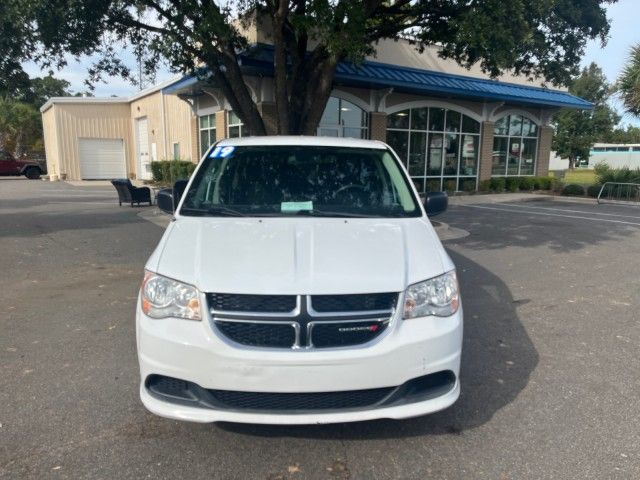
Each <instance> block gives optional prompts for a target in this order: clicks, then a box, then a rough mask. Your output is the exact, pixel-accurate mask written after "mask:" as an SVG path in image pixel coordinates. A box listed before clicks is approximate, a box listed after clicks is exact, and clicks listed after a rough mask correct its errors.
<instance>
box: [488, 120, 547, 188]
mask: <svg viewBox="0 0 640 480" xmlns="http://www.w3.org/2000/svg"><path fill="white" fill-rule="evenodd" d="M493 133H494V140H493V163H492V167H491V174H492V175H493V176H514V175H534V174H535V170H536V168H535V166H536V155H537V149H538V137H537V135H538V126H537V125H536V124H535V122H533V121H532V120H530V119H528V118H527V117H524V116H522V115H506V116H504V117H502V118H501V119H499V120H498V121H497V122H495V124H494V131H493Z"/></svg>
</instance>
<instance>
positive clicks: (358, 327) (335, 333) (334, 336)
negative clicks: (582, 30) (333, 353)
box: [311, 321, 388, 348]
mask: <svg viewBox="0 0 640 480" xmlns="http://www.w3.org/2000/svg"><path fill="white" fill-rule="evenodd" d="M387 324H388V322H377V321H357V322H331V323H319V324H315V325H313V329H312V330H311V344H312V345H313V346H314V347H316V348H327V347H347V346H351V345H360V344H362V343H367V342H370V341H371V340H373V339H374V338H376V337H377V336H378V335H380V334H381V333H382V332H383V331H384V330H385V329H386V328H387Z"/></svg>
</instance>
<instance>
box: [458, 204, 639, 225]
mask: <svg viewBox="0 0 640 480" xmlns="http://www.w3.org/2000/svg"><path fill="white" fill-rule="evenodd" d="M459 206H460V207H469V208H480V209H484V210H497V211H500V212H511V213H514V212H520V213H524V214H528V215H543V216H546V217H564V218H578V219H582V220H592V221H594V222H609V223H622V224H625V225H637V226H639V227H640V223H636V222H625V221H624V220H610V219H608V218H592V217H580V216H577V215H561V214H558V213H545V212H527V211H523V210H513V209H510V208H496V207H485V206H480V205H459Z"/></svg>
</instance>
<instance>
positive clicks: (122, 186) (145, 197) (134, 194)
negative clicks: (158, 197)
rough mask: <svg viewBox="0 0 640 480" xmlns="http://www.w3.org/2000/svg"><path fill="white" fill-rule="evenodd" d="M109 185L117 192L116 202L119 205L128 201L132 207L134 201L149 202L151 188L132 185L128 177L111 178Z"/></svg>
mask: <svg viewBox="0 0 640 480" xmlns="http://www.w3.org/2000/svg"><path fill="white" fill-rule="evenodd" d="M111 185H113V186H114V187H115V188H116V191H117V192H118V202H119V204H120V206H122V203H123V202H124V203H130V204H131V206H132V207H133V204H134V203H137V204H138V205H140V203H141V202H144V203H146V202H149V205H152V202H151V190H150V189H149V187H134V186H133V185H132V184H131V181H130V180H129V179H128V178H118V179H115V180H111Z"/></svg>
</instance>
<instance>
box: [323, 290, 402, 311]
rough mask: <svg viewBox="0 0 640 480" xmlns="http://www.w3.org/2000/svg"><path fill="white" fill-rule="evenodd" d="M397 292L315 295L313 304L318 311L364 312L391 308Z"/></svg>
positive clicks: (394, 304) (396, 297)
mask: <svg viewBox="0 0 640 480" xmlns="http://www.w3.org/2000/svg"><path fill="white" fill-rule="evenodd" d="M397 300H398V294H397V293H365V294H357V295H313V296H312V297H311V306H312V307H313V309H314V310H315V311H316V312H364V311H367V310H369V311H371V310H391V309H392V308H393V307H395V306H396V301H397Z"/></svg>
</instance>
